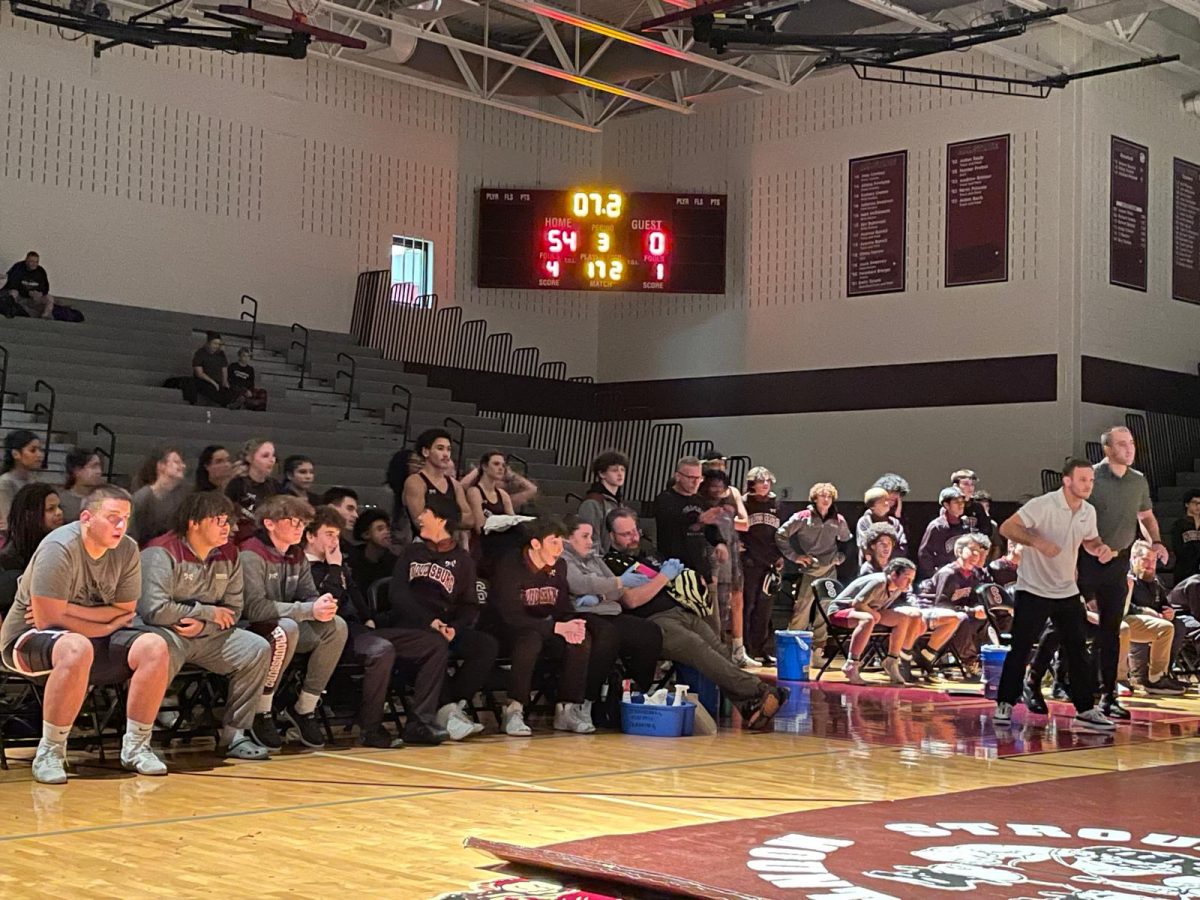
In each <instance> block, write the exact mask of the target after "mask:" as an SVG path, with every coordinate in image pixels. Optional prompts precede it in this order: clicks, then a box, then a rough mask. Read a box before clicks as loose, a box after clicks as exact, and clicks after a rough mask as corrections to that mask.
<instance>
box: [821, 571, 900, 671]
mask: <svg viewBox="0 0 1200 900" xmlns="http://www.w3.org/2000/svg"><path fill="white" fill-rule="evenodd" d="M812 590H813V619H814V620H816V619H817V617H820V621H822V622H824V623H825V628H826V631H827V632H828V634H829V640H830V641H832V642H833V643H834V645H835V646H836V650H835V651H834V652H833V653H830V652H828V651H826V653H825V661H824V662H823V663H822V664H821V666H820V668H819V669H817V675H816V678H814V679H813V680H814V681H820V680H821V676H822V675H824V674H825V672H826V671H827V670H828V669H829V667H830V666H831V665H833V660H834V657H836V656H843V657H847V658H848V657H849V655H850V638H851V637H852V636H853V635H854V629H853V628H844V627H842V626H841V625H837V624H835V623H834V621H833V619H831V618H830V616H829V610H828V605H829V601H831V600H832V599H833V598H834V597H836V596H837V595H838V594H840V593H841V592H842V586H841V585H840V584H839V583H838V582H837V580H836V579H834V578H818V579H817V580H816V581H814V582H813V583H812ZM890 634H891V629H890V628H886V627H884V626H882V625H877V626H876V627H875V628H874V629H872V631H871V636H870V638H869V639H868V640H867V647H866V649H865V650H864V651H863V655H862V659H861V660H859V665H860V666H861V667H862V668H864V669H865V668H868V667H869V666H870V665H871V664H872V663H873V662H874V661H875V660H880V661H882V660H883V659H884V657H886V656H887V641H888V635H890Z"/></svg>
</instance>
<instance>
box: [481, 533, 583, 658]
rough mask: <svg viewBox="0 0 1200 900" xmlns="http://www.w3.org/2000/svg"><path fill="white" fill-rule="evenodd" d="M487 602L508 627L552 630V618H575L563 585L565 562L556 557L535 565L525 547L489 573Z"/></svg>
mask: <svg viewBox="0 0 1200 900" xmlns="http://www.w3.org/2000/svg"><path fill="white" fill-rule="evenodd" d="M488 602H489V603H490V604H491V606H492V607H493V608H494V609H495V611H496V613H497V614H498V615H499V617H500V621H501V622H502V623H503V624H504V625H505V626H506V627H507V628H509V629H512V630H514V631H523V630H527V629H532V630H534V631H537V632H539V633H540V634H541V635H542V636H543V637H547V638H548V637H550V636H552V635H553V634H554V625H555V623H556V622H566V621H568V620H570V619H577V618H579V614H578V613H577V612H575V607H574V606H573V605H572V603H571V589H570V588H569V587H568V586H567V565H566V563H565V562H564V561H563V560H562V559H561V558H560V559H559V560H558V562H556V563H555V564H554V565H553V566H551V567H550V568H548V569H539V568H535V567H534V566H533V564H532V563H531V562H530V561H529V551H528V550H523V551H521V552H520V553H511V554H509V555H508V556H506V557H505V558H504V560H503V562H501V563H500V565H499V566H498V567H497V569H496V573H495V575H494V576H492V583H491V588H490V590H489V592H488Z"/></svg>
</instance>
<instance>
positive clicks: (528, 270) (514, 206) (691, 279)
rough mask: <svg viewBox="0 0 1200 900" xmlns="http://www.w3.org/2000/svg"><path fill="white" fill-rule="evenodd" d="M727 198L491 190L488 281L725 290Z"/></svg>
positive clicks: (483, 223)
mask: <svg viewBox="0 0 1200 900" xmlns="http://www.w3.org/2000/svg"><path fill="white" fill-rule="evenodd" d="M725 207H726V202H725V195H724V194H650V193H630V194H626V193H623V192H621V191H616V190H611V189H603V188H601V189H590V188H589V189H583V188H580V189H576V190H567V191H542V190H524V189H521V188H484V189H482V190H481V191H480V192H479V287H481V288H533V289H537V288H540V289H544V290H562V291H650V292H659V293H687V294H723V293H725Z"/></svg>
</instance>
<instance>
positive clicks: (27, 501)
mask: <svg viewBox="0 0 1200 900" xmlns="http://www.w3.org/2000/svg"><path fill="white" fill-rule="evenodd" d="M62 524H63V511H62V507H61V506H60V505H59V499H58V491H57V490H56V489H55V488H54V487H53V486H52V485H49V484H41V483H37V482H35V483H34V484H27V485H25V487H23V488H21V489H20V490H19V491H17V496H16V497H14V498H13V502H12V507H11V508H10V509H9V512H8V543H7V544H5V545H4V549H3V550H0V569H3V570H5V571H9V572H24V571H25V567H26V566H27V565H29V560H30V559H32V558H33V553H34V551H35V550H37V548H38V544H40V543H41V542H42V538H44V537H45V536H46V535H48V534H49V533H50V532H52V531H53V530H54V529H56V528H58V527H60V526H61V525H62Z"/></svg>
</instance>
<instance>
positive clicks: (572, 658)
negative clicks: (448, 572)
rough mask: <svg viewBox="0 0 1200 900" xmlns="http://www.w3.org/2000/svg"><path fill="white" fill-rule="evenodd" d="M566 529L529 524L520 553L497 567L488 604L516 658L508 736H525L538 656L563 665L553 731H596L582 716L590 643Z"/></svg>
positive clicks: (554, 524)
mask: <svg viewBox="0 0 1200 900" xmlns="http://www.w3.org/2000/svg"><path fill="white" fill-rule="evenodd" d="M564 537H566V528H565V527H564V526H563V524H562V523H561V522H559V521H558V520H556V519H549V518H548V519H536V520H534V521H532V522H530V523H528V524H527V525H526V526H525V542H524V545H523V546H522V547H521V550H520V552H518V553H513V554H510V555H509V556H507V557H505V558H504V560H503V561H502V562H501V563H500V564H499V565H498V566H497V567H496V573H495V575H494V576H493V578H492V583H491V589H490V591H489V594H488V602H489V604H490V605H491V606H492V607H493V609H494V611H495V613H496V615H497V616H498V618H499V625H498V627H499V630H500V631H501V632H502V633H503V636H504V637H505V638H506V639H507V643H508V645H509V646H510V648H511V650H510V656H511V658H512V672H511V679H512V683H511V686H510V689H509V692H508V696H509V702H508V706H506V707H505V709H504V715H503V717H502V719H503V721H502V726H503V728H504V732H505V733H506V734H510V735H515V736H521V737H525V736H528V735H530V734H532V733H533V732H532V731H531V730H530V728H529V726H528V725H526V724H525V706H526V705H527V704H528V703H529V697H530V693H531V690H532V684H533V670H534V667H535V666H536V665H537V661H538V658H539V657H543V656H544V657H546V658H548V659H549V660H552V661H553V662H556V663H557V664H558V705H557V707H556V709H555V713H554V727H555V728H556V729H557V730H559V731H574V732H577V733H579V734H588V733H590V732H592V731H595V730H596V727H595V726H594V725H593V724H592V723H591V722H589V721H588V720H587V719H586V717H585V716H584V714H583V701H584V694H585V692H586V690H587V671H588V658H589V655H590V653H591V639H590V638H589V637H588V634H587V623H586V622H585V621H584V620H583V619H582V618H580V617H579V615H578V614H577V613H576V612H575V607H574V605H573V604H572V603H571V589H570V587H569V586H568V585H567V567H566V563H565V562H564V561H563V560H562V559H560V557H561V556H562V551H563V538H564Z"/></svg>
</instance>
